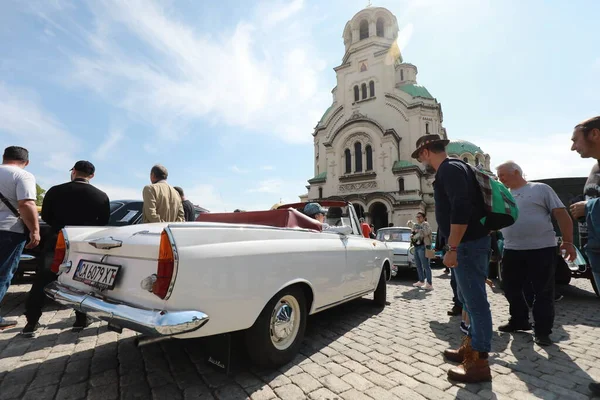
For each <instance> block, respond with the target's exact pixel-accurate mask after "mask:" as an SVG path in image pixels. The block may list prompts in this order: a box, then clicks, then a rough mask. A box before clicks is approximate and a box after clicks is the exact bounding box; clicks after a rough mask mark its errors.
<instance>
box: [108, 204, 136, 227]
mask: <svg viewBox="0 0 600 400" xmlns="http://www.w3.org/2000/svg"><path fill="white" fill-rule="evenodd" d="M143 206H144V203H143V202H142V201H133V202H129V203H127V204H123V203H120V202H119V203H118V204H117V202H111V214H110V219H109V220H108V225H109V226H125V225H131V224H134V223H135V222H136V220H137V219H138V218H140V217H141V215H142V207H143Z"/></svg>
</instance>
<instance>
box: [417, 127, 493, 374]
mask: <svg viewBox="0 0 600 400" xmlns="http://www.w3.org/2000/svg"><path fill="white" fill-rule="evenodd" d="M448 143H449V141H448V140H446V139H442V138H441V137H440V136H439V135H425V136H422V137H420V138H419V139H418V140H417V144H416V150H415V151H414V152H413V153H412V157H413V158H416V159H417V160H418V161H419V162H420V163H421V164H423V165H424V166H425V169H426V171H427V172H431V173H435V181H434V183H433V188H434V200H435V216H436V220H437V223H438V227H439V230H440V234H441V235H442V236H443V237H444V239H445V240H446V243H447V245H446V246H445V250H446V254H445V255H444V265H445V266H447V267H449V268H454V271H453V272H455V273H456V283H457V286H458V294H459V297H460V301H461V302H462V304H463V308H464V310H466V312H467V313H468V315H469V319H470V323H471V325H470V327H469V331H468V335H466V336H465V337H464V338H463V344H462V345H461V347H460V348H459V349H457V350H450V349H449V350H446V351H445V352H444V355H445V356H446V358H447V359H448V360H450V361H454V362H460V363H461V365H459V366H458V367H456V368H453V369H450V370H449V371H448V378H450V379H452V380H455V381H459V382H466V383H475V382H483V381H490V380H491V379H492V375H491V371H490V366H489V362H488V353H489V351H490V350H491V345H492V314H491V311H490V305H489V303H488V300H487V292H486V286H485V281H486V279H487V274H488V264H489V257H490V245H491V239H490V236H489V232H488V231H487V229H486V228H485V227H484V226H483V225H482V224H481V222H480V220H481V218H482V217H483V216H484V215H485V211H484V204H483V198H482V196H481V193H480V190H479V187H478V186H477V181H476V178H475V175H474V172H473V170H472V168H471V167H470V166H469V165H467V164H466V163H464V162H463V161H461V160H459V159H455V158H448V155H447V153H446V146H447V145H448Z"/></svg>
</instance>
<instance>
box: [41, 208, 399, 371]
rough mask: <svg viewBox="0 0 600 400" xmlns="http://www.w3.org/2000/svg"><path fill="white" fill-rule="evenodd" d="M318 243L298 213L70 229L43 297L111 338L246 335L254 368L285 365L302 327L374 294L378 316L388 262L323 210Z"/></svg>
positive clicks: (355, 228) (346, 211)
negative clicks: (127, 332)
mask: <svg viewBox="0 0 600 400" xmlns="http://www.w3.org/2000/svg"><path fill="white" fill-rule="evenodd" d="M321 204H322V205H323V206H324V207H328V215H327V222H328V223H329V224H330V225H331V226H338V227H339V226H348V227H349V228H347V230H348V231H350V232H351V233H348V234H343V233H336V232H328V231H321V225H320V224H319V223H317V222H316V221H315V220H314V219H312V218H309V217H307V216H306V215H304V214H302V213H301V212H299V211H298V210H299V209H302V208H303V207H304V204H303V203H297V204H292V205H284V206H281V207H280V208H279V209H276V210H271V211H256V212H241V213H219V214H215V213H208V214H201V215H200V216H199V217H198V221H199V222H187V223H154V224H140V225H132V226H123V227H110V228H109V227H66V228H65V229H63V230H62V232H61V233H60V235H59V239H58V242H57V245H56V251H55V258H54V264H53V267H54V270H55V271H58V272H59V277H58V280H57V281H56V282H53V283H51V284H50V285H48V286H47V287H46V289H45V290H46V294H47V295H48V296H49V297H50V298H53V299H55V300H56V301H58V302H59V303H62V304H65V305H68V306H70V307H72V308H74V309H77V310H80V311H83V312H85V313H87V314H88V315H89V316H90V317H93V318H96V319H100V320H103V321H106V322H108V327H109V329H111V330H115V331H117V332H120V331H121V330H122V329H123V328H128V329H132V330H134V331H137V332H139V333H142V334H143V335H144V336H143V337H145V339H143V340H142V344H143V342H144V340H145V341H146V342H151V341H156V340H161V339H163V338H179V339H185V338H197V337H203V336H210V335H217V334H223V333H227V332H235V331H245V332H244V337H245V341H246V347H247V348H248V352H249V354H250V356H251V358H252V359H253V361H254V362H255V363H256V364H258V365H261V366H277V365H282V364H284V363H286V362H289V361H290V360H291V359H292V358H293V357H294V356H295V354H296V353H297V351H298V348H299V346H300V344H301V341H302V338H303V335H304V330H305V327H306V321H307V316H308V315H310V314H315V313H317V312H320V311H323V310H326V309H328V308H331V307H334V306H336V305H339V304H341V303H344V302H347V301H350V300H352V299H356V298H359V297H361V296H365V295H367V294H369V293H373V292H374V302H375V303H376V304H377V305H378V306H380V307H384V306H385V303H386V281H387V280H389V278H390V275H391V269H390V265H391V258H392V253H391V250H390V249H389V248H388V247H387V245H386V244H385V243H383V242H380V241H378V240H374V239H369V238H364V237H363V236H362V235H361V229H360V225H359V223H358V218H357V216H356V213H355V211H354V207H353V206H352V205H351V204H350V203H347V202H339V201H338V202H332V201H325V202H322V203H321Z"/></svg>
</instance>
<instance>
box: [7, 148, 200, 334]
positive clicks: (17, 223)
mask: <svg viewBox="0 0 600 400" xmlns="http://www.w3.org/2000/svg"><path fill="white" fill-rule="evenodd" d="M28 165H29V152H28V150H27V149H25V148H23V147H18V146H10V147H7V148H6V149H5V150H4V154H3V157H2V165H0V200H1V201H2V203H0V302H2V299H3V298H4V296H5V294H6V291H7V290H8V288H9V286H10V284H11V281H12V278H13V276H14V274H15V272H16V271H17V269H18V267H19V261H20V258H21V254H22V252H23V249H25V248H27V249H32V248H35V247H37V246H40V247H41V252H40V254H41V255H42V256H41V263H40V266H39V267H38V268H37V271H36V275H35V281H34V283H33V285H32V287H31V289H30V291H29V293H28V296H27V300H26V307H25V316H26V318H27V324H26V325H25V327H24V328H23V330H22V332H21V333H22V335H23V336H26V337H33V336H34V334H35V332H36V331H37V330H38V328H39V319H40V317H41V315H42V310H43V307H44V304H45V300H46V296H45V294H44V287H45V286H46V285H48V284H49V283H51V282H52V281H54V280H56V278H57V276H58V275H57V273H58V265H59V264H60V262H61V261H62V260H55V259H54V248H55V246H56V242H57V239H58V233H59V232H60V230H61V229H62V228H64V227H65V226H67V225H69V226H106V225H107V224H108V223H109V218H110V201H109V198H108V196H107V195H106V193H104V192H103V191H101V190H100V189H98V188H96V187H94V186H93V185H92V184H91V183H90V181H91V180H92V179H93V178H94V175H95V172H96V168H95V167H94V165H93V164H92V163H91V162H89V161H85V160H81V161H77V162H76V163H75V165H74V166H73V168H71V170H70V173H71V176H70V180H69V181H68V182H66V183H63V184H60V185H56V186H53V187H51V188H50V189H48V191H47V192H46V194H45V196H44V199H43V203H42V211H41V218H42V220H43V221H44V222H45V223H46V224H47V225H48V226H49V231H48V232H44V235H43V236H42V232H41V230H40V222H39V218H38V210H37V206H36V203H35V202H36V200H37V190H36V180H35V177H34V176H33V175H32V174H31V173H30V172H28V171H26V170H25V168H26V167H27V166H28ZM167 178H168V171H167V169H166V168H165V167H164V166H162V165H155V166H153V167H152V169H151V170H150V182H151V183H150V184H149V185H146V186H145V187H144V188H143V190H142V198H143V210H142V221H143V222H144V223H150V222H184V221H194V220H195V213H194V205H193V204H192V202H191V201H190V200H188V199H186V197H185V194H184V191H183V189H182V188H181V187H177V186H176V187H173V186H171V185H170V184H169V183H168V182H167ZM16 324H17V321H16V320H13V319H5V318H3V317H2V316H0V329H5V328H9V327H13V326H15V325H16ZM88 324H89V320H88V318H87V316H86V315H85V314H83V313H80V312H76V313H75V322H74V324H73V328H72V329H73V331H75V332H78V331H81V330H82V329H84V328H85V327H87V326H88Z"/></svg>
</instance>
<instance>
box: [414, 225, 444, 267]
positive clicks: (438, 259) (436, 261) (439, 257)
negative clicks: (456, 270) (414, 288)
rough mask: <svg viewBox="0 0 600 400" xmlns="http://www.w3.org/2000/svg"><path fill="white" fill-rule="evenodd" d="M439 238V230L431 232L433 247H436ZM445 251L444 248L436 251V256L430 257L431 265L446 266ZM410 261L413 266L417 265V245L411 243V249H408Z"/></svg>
mask: <svg viewBox="0 0 600 400" xmlns="http://www.w3.org/2000/svg"><path fill="white" fill-rule="evenodd" d="M436 239H437V232H433V233H432V234H431V248H432V249H435V241H436ZM443 254H444V252H443V251H442V250H437V251H436V252H435V257H434V258H430V259H429V265H430V266H431V267H443V266H444V264H443V263H444V256H443ZM408 263H409V265H410V266H411V267H415V247H414V246H413V245H412V244H411V245H410V249H409V250H408Z"/></svg>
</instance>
